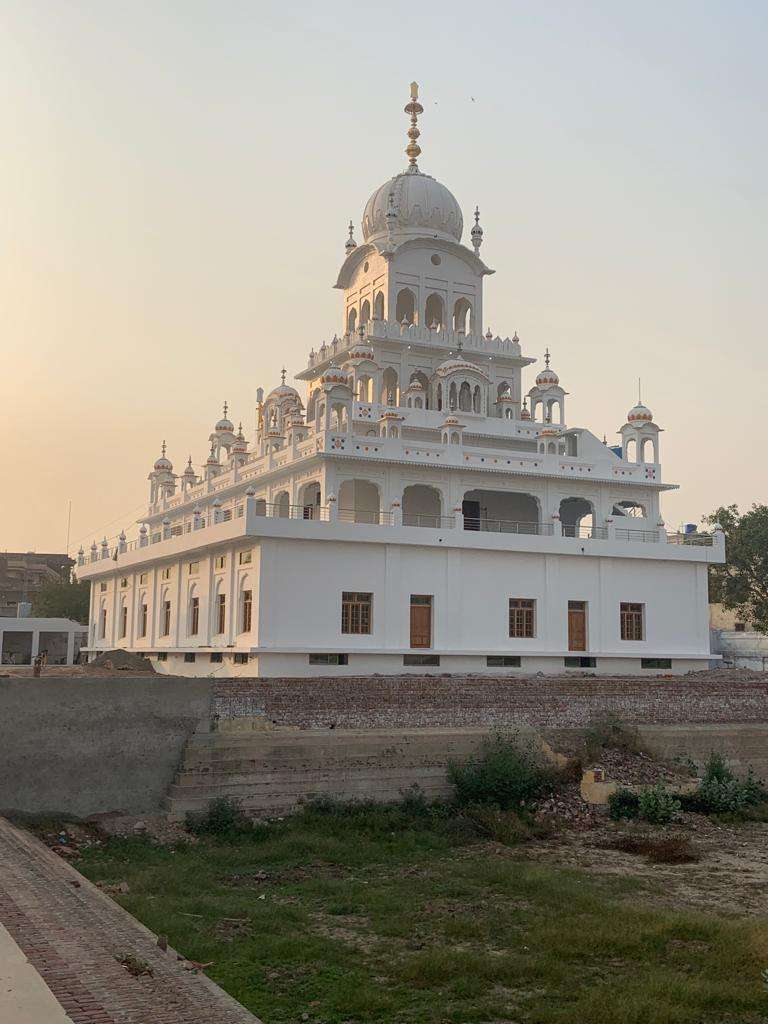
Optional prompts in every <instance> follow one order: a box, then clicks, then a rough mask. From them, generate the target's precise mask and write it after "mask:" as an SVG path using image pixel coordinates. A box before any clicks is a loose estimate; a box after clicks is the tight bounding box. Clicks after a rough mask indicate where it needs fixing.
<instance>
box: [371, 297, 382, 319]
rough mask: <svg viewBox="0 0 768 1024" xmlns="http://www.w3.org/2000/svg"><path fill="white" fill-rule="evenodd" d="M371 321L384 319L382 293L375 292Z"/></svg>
mask: <svg viewBox="0 0 768 1024" xmlns="http://www.w3.org/2000/svg"><path fill="white" fill-rule="evenodd" d="M373 319H374V320H383V319H384V292H376V297H375V299H374V300H373Z"/></svg>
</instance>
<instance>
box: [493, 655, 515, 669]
mask: <svg viewBox="0 0 768 1024" xmlns="http://www.w3.org/2000/svg"><path fill="white" fill-rule="evenodd" d="M485 664H486V665H487V666H488V668H520V658H519V657H517V656H516V655H514V654H489V655H488V657H487V658H486V659H485Z"/></svg>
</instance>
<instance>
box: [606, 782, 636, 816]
mask: <svg viewBox="0 0 768 1024" xmlns="http://www.w3.org/2000/svg"><path fill="white" fill-rule="evenodd" d="M639 811H640V797H639V796H638V795H637V793H633V792H632V790H631V789H626V788H625V787H622V788H621V789H617V790H616V791H615V792H614V793H611V795H610V796H609V797H608V813H609V814H610V816H611V818H613V820H614V821H621V820H622V818H626V819H630V818H636V817H637V815H638V813H639Z"/></svg>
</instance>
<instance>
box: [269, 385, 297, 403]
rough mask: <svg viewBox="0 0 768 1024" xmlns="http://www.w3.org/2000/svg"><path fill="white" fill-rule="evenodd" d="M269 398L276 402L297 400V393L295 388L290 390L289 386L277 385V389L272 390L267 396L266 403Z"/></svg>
mask: <svg viewBox="0 0 768 1024" xmlns="http://www.w3.org/2000/svg"><path fill="white" fill-rule="evenodd" d="M271 398H275V399H277V400H278V401H280V402H282V401H284V400H285V399H286V398H299V392H298V391H297V390H296V388H292V387H291V385H290V384H278V385H277V387H276V388H272V390H271V391H270V392H269V394H268V395H267V401H269V400H270V399H271Z"/></svg>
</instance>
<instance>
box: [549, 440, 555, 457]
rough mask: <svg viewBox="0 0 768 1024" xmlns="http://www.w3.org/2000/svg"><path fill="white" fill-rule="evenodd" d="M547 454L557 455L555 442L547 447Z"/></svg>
mask: <svg viewBox="0 0 768 1024" xmlns="http://www.w3.org/2000/svg"><path fill="white" fill-rule="evenodd" d="M547 454H549V455H557V447H556V446H555V442H554V441H550V442H549V444H548V445H547Z"/></svg>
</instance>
